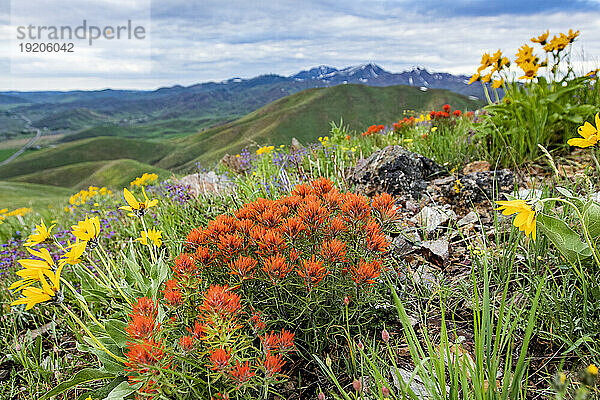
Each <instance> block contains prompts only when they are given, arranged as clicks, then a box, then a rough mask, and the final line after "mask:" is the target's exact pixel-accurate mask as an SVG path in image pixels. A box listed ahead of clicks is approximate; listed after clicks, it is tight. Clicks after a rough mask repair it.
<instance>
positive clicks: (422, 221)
mask: <svg viewBox="0 0 600 400" xmlns="http://www.w3.org/2000/svg"><path fill="white" fill-rule="evenodd" d="M454 219H456V213H455V212H454V211H452V210H451V209H450V208H449V207H440V206H433V207H430V206H426V207H423V208H422V209H421V211H419V213H418V214H417V215H415V216H414V217H412V218H411V221H412V222H414V223H416V224H419V225H420V226H422V227H424V228H425V229H426V230H427V232H428V233H431V232H433V231H435V230H436V229H437V228H438V227H439V226H440V225H443V224H445V223H446V222H448V221H450V220H454Z"/></svg>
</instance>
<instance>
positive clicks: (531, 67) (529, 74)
mask: <svg viewBox="0 0 600 400" xmlns="http://www.w3.org/2000/svg"><path fill="white" fill-rule="evenodd" d="M540 67H541V65H540V64H534V63H532V62H527V63H522V64H521V65H519V68H521V69H522V70H523V72H524V73H525V74H524V75H523V76H522V77H520V78H519V79H534V78H535V77H537V72H538V69H540Z"/></svg>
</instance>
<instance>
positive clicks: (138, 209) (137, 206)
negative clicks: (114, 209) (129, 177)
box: [119, 187, 158, 217]
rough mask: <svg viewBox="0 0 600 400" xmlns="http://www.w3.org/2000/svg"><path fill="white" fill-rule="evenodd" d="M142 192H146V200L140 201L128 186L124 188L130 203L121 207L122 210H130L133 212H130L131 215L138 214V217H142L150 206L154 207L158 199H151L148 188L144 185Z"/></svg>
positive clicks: (125, 195) (126, 198) (126, 199)
mask: <svg viewBox="0 0 600 400" xmlns="http://www.w3.org/2000/svg"><path fill="white" fill-rule="evenodd" d="M142 193H144V199H145V201H144V202H141V201H138V200H137V199H136V198H135V196H134V195H133V194H132V193H131V192H130V191H129V190H127V188H124V189H123V195H124V197H125V201H126V202H127V204H129V205H128V206H125V207H119V209H120V210H125V211H130V212H131V214H129V215H130V216H138V217H142V216H143V215H144V214H145V213H146V210H147V209H149V208H150V207H154V206H155V205H157V204H158V200H156V199H154V200H149V199H148V196H147V195H146V190H145V189H144V188H143V187H142Z"/></svg>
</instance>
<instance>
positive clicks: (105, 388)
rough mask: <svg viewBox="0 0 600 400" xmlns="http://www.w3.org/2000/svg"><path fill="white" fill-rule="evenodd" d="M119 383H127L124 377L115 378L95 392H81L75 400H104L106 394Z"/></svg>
mask: <svg viewBox="0 0 600 400" xmlns="http://www.w3.org/2000/svg"><path fill="white" fill-rule="evenodd" d="M121 382H127V378H126V377H125V376H117V377H116V378H115V379H113V380H112V381H110V382H109V383H107V384H106V385H104V386H102V387H101V388H98V389H96V390H88V391H85V392H83V393H82V394H81V395H80V396H79V397H78V398H77V400H85V399H87V398H88V397H91V398H92V399H104V398H105V397H106V396H108V394H109V393H110V392H111V391H112V390H113V389H114V388H115V387H117V385H119V384H120V383H121Z"/></svg>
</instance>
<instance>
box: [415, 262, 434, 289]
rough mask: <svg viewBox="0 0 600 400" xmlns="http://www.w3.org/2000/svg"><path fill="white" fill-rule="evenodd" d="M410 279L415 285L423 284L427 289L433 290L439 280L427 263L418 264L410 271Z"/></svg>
mask: <svg viewBox="0 0 600 400" xmlns="http://www.w3.org/2000/svg"><path fill="white" fill-rule="evenodd" d="M412 280H413V282H414V283H415V284H416V285H419V286H423V287H425V288H427V290H429V291H435V290H436V289H437V288H438V287H439V285H440V282H439V280H438V278H437V276H436V275H435V274H434V272H433V271H432V270H431V268H429V265H428V264H427V263H421V264H419V265H418V266H417V267H416V268H415V270H413V271H412Z"/></svg>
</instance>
